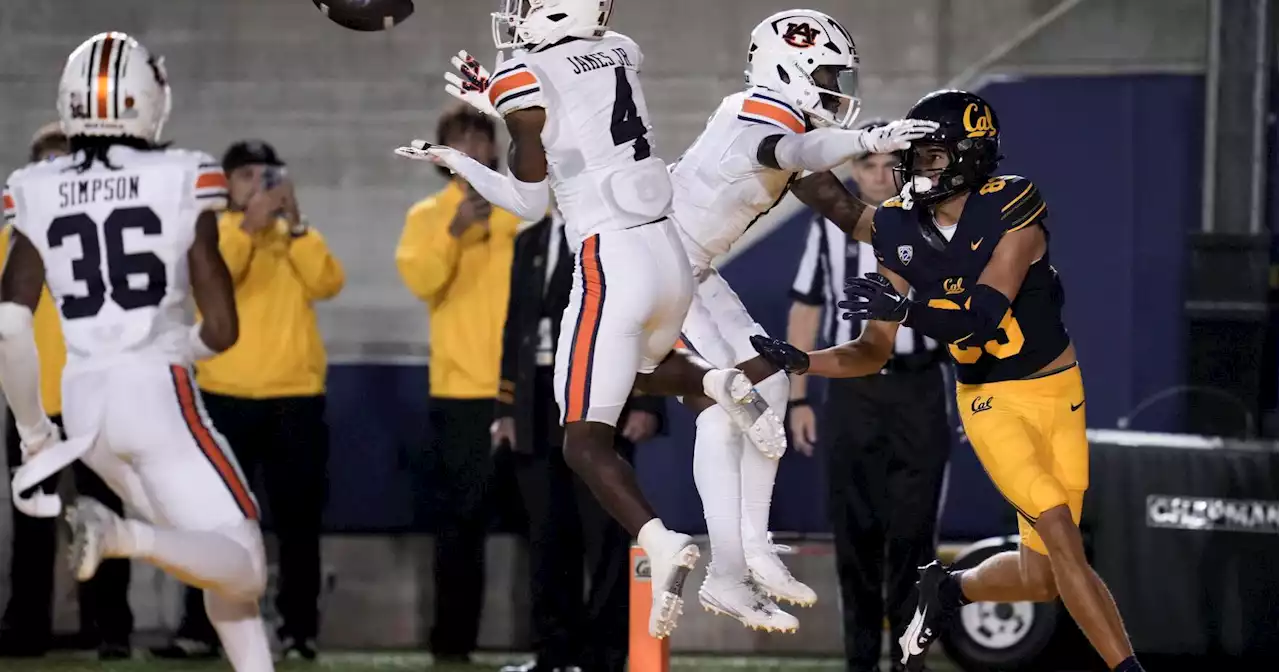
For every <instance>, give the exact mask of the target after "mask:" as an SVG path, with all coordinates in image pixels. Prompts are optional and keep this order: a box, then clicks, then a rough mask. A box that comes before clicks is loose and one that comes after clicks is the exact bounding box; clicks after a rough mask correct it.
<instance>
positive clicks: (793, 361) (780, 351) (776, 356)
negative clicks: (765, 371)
mask: <svg viewBox="0 0 1280 672" xmlns="http://www.w3.org/2000/svg"><path fill="white" fill-rule="evenodd" d="M751 347H753V348H755V349H756V352H758V353H760V356H761V357H764V358H765V359H767V360H769V361H770V362H771V363H772V364H773V365H774V366H776V367H778V368H779V369H782V370H783V371H786V372H787V373H795V374H803V373H804V372H805V371H808V370H809V355H806V354H805V353H804V351H803V350H801V349H800V348H797V347H796V346H794V345H791V344H790V343H788V342H786V341H784V340H782V339H780V338H770V337H768V336H760V335H756V336H752V337H751Z"/></svg>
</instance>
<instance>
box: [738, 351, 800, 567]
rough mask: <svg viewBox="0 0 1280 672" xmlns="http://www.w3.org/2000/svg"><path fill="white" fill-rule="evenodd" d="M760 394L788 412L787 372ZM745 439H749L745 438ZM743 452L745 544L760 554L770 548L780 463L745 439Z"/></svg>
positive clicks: (762, 385)
mask: <svg viewBox="0 0 1280 672" xmlns="http://www.w3.org/2000/svg"><path fill="white" fill-rule="evenodd" d="M755 387H756V391H757V392H759V393H760V396H761V397H763V398H764V400H765V402H766V403H768V404H769V407H770V408H772V409H773V410H774V412H776V413H777V414H779V415H783V414H785V413H786V412H787V397H788V396H790V393H791V390H790V382H789V381H788V379H787V374H786V372H785V371H778V372H776V373H774V374H773V375H771V376H769V377H768V378H765V379H764V380H762V381H760V382H758V383H756V385H755ZM744 439H745V437H744ZM740 445H742V446H743V449H742V466H741V470H740V472H741V474H742V544H743V548H744V549H745V550H746V554H747V555H760V554H763V553H768V552H770V549H769V541H768V534H769V507H770V505H771V504H772V503H773V482H774V481H775V480H776V479H777V477H778V460H771V459H769V458H767V457H765V456H764V455H762V454H761V453H760V451H759V450H756V449H755V447H754V446H752V445H751V444H750V443H749V442H746V441H745V440H744V441H743V442H742V443H741V444H740Z"/></svg>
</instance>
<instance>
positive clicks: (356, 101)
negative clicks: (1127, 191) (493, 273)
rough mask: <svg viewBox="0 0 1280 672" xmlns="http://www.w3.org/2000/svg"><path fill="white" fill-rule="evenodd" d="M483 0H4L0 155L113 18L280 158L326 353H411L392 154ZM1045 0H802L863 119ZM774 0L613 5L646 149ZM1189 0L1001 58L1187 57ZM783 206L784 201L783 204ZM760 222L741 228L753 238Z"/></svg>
mask: <svg viewBox="0 0 1280 672" xmlns="http://www.w3.org/2000/svg"><path fill="white" fill-rule="evenodd" d="M491 4H496V3H489V2H484V1H483V0H419V1H418V2H417V8H418V9H417V13H416V14H415V15H414V16H413V17H411V18H410V19H409V20H408V21H407V22H406V23H404V24H402V25H401V26H399V27H397V28H396V29H395V30H392V31H390V32H387V33H379V34H364V33H354V32H350V31H346V30H342V29H340V28H338V27H337V26H335V25H333V24H331V23H329V22H328V21H325V20H323V19H322V18H321V17H320V16H319V15H318V14H317V13H316V11H315V9H314V7H313V6H312V5H311V3H310V2H306V0H218V1H217V2H209V1H207V0H163V1H160V0H111V1H110V2H103V1H101V0H96V1H95V0H3V2H0V165H3V166H5V167H6V169H7V168H10V167H15V166H16V165H17V164H18V163H19V162H20V161H21V160H22V159H23V154H24V152H25V146H26V144H27V141H28V138H29V137H30V134H31V132H32V131H33V130H34V129H35V128H37V127H38V126H40V125H41V124H43V123H45V122H46V121H49V120H50V119H52V117H53V109H54V108H53V101H54V96H55V93H56V87H57V77H58V74H59V72H60V69H61V65H62V62H63V59H64V58H65V56H66V54H67V53H68V52H69V51H70V50H71V49H72V48H73V47H74V46H75V45H76V44H77V43H78V42H79V41H80V40H82V39H84V38H85V37H88V36H89V35H92V34H94V33H96V32H100V31H104V30H124V31H128V32H131V33H133V34H135V35H136V36H138V37H139V38H140V39H142V40H143V41H144V42H145V43H146V44H147V45H148V46H149V47H150V48H151V49H153V50H155V51H157V52H159V53H161V54H164V55H165V56H166V57H167V63H168V66H169V72H170V74H171V77H172V81H173V89H174V111H173V116H172V119H171V121H170V124H169V126H168V130H167V134H168V136H169V137H170V138H172V139H173V140H175V141H176V142H177V143H178V144H180V145H185V146H191V147H196V148H200V149H205V150H207V151H210V152H213V153H215V154H217V153H219V152H221V150H222V149H223V148H224V147H225V146H226V145H227V144H228V143H230V142H232V141H234V140H236V139H239V138H243V137H246V136H257V137H262V138H264V139H266V140H268V141H270V142H272V143H274V144H275V145H276V146H277V147H278V149H279V150H280V151H281V152H282V154H283V155H284V157H285V158H286V160H287V161H289V162H290V164H291V170H292V172H293V173H294V175H295V176H296V179H297V181H298V183H299V185H300V187H301V193H300V198H301V201H302V205H303V208H304V209H305V210H306V211H307V212H308V213H310V215H311V219H312V220H313V222H314V223H315V225H316V226H317V227H318V228H319V229H321V230H322V231H323V232H324V233H325V234H326V235H327V236H328V237H329V239H330V241H331V243H332V245H333V247H334V248H335V250H336V252H337V254H338V255H339V257H340V258H341V259H342V260H343V261H344V262H345V265H346V268H347V276H348V282H347V288H346V290H345V291H344V292H343V293H342V295H341V296H339V297H338V298H337V299H336V300H334V301H333V302H331V303H330V304H328V305H326V306H325V307H323V308H322V310H321V316H322V320H323V324H324V328H325V332H326V337H327V339H328V340H329V342H330V349H331V354H332V355H334V357H335V358H337V359H349V358H359V359H368V358H375V359H385V358H386V356H387V355H397V356H403V355H406V354H407V355H414V356H419V355H422V354H424V353H425V334H426V318H425V316H424V311H423V310H421V309H420V307H419V306H418V305H417V304H416V301H415V300H414V299H413V297H412V296H411V295H410V294H409V293H408V292H407V291H406V290H405V289H404V288H403V286H402V285H401V283H400V281H399V278H398V277H397V274H396V271H395V268H394V264H392V263H391V259H392V254H393V250H394V248H395V244H396V241H397V238H398V235H399V231H400V227H401V225H402V223H403V215H404V211H405V210H406V209H407V208H408V207H409V206H410V205H411V204H412V203H413V202H414V201H415V200H417V199H418V198H421V197H423V196H425V195H427V194H429V193H431V192H432V191H434V190H435V189H436V188H438V187H439V186H440V179H439V178H438V177H437V176H436V174H435V173H434V171H433V170H432V169H431V168H430V167H429V166H426V165H425V164H413V163H410V162H408V161H404V160H402V159H397V158H395V157H394V156H393V155H392V154H391V150H392V149H393V148H395V147H396V146H398V145H399V144H401V143H403V142H406V141H408V140H410V139H412V138H414V137H422V136H430V134H431V133H432V129H433V127H434V120H435V118H436V115H437V114H438V113H439V112H440V110H441V108H442V106H444V105H446V104H447V103H448V102H450V101H451V100H452V99H450V98H448V96H447V95H445V94H444V92H443V90H442V87H441V80H440V74H441V73H442V72H443V69H444V68H445V67H447V66H448V58H449V56H450V55H451V54H453V53H455V52H456V51H457V50H458V49H462V48H466V49H469V50H471V51H473V52H474V53H476V54H478V55H480V56H481V58H482V60H484V61H488V60H489V59H490V58H492V56H491V54H492V51H493V50H492V47H491V46H490V45H491V42H490V38H489V27H488V16H487V13H488V11H489V9H490V8H491ZM1056 4H1057V3H1056V2H1053V1H1050V0H913V1H911V2H903V1H902V0H862V1H860V2H858V3H856V4H855V3H852V2H849V1H848V0H811V1H810V2H809V3H808V5H809V6H812V7H814V8H817V9H822V10H825V11H828V12H830V13H832V14H833V15H834V16H836V17H838V18H840V19H841V20H843V21H844V22H845V24H846V25H847V26H848V27H849V28H850V29H851V31H852V32H853V34H854V36H855V38H856V39H857V41H858V46H859V51H860V53H861V55H862V62H863V66H864V68H863V70H864V76H863V82H864V83H865V88H864V98H865V99H866V108H865V112H864V114H867V115H898V114H901V113H902V112H903V111H904V110H905V109H906V107H907V106H909V105H910V104H911V102H913V101H914V100H915V99H916V98H918V97H919V96H920V95H921V94H923V93H925V92H927V91H929V90H931V89H933V88H936V87H937V86H939V85H941V84H942V83H944V82H946V81H947V80H948V79H949V78H951V77H952V76H954V75H955V74H956V73H958V72H961V71H963V70H964V69H965V68H966V67H967V66H969V65H970V64H971V63H973V62H974V61H976V60H978V59H980V58H981V57H982V56H984V55H985V54H987V53H989V52H991V51H992V50H993V49H994V48H996V47H998V46H999V45H1001V44H1003V43H1004V42H1006V41H1007V40H1009V39H1010V38H1011V37H1012V36H1014V35H1015V34H1016V33H1017V32H1018V31H1019V30H1020V29H1021V28H1022V27H1023V26H1025V25H1027V24H1028V23H1029V22H1031V21H1033V20H1034V19H1035V18H1036V17H1038V16H1040V15H1041V14H1043V13H1044V12H1046V11H1048V10H1049V9H1050V8H1052V7H1053V6H1054V5H1056ZM780 6H782V5H780V4H779V3H777V2H776V1H774V0H646V1H645V2H639V1H638V0H619V2H618V3H617V6H616V10H615V21H614V25H615V27H616V28H618V29H619V30H621V31H624V32H627V33H629V34H631V35H632V36H634V37H635V38H636V39H637V41H638V42H639V43H640V44H641V45H642V46H643V47H644V49H645V50H646V52H647V61H646V64H645V91H646V95H647V97H648V101H649V109H650V110H651V113H652V116H653V120H652V122H653V124H654V125H655V126H656V128H657V131H658V134H659V143H658V152H659V153H660V154H661V155H662V156H664V157H667V158H668V159H674V158H675V157H676V156H678V155H679V153H680V152H681V151H682V150H683V148H684V147H685V146H687V145H688V144H689V142H691V141H692V140H693V138H694V137H695V136H696V135H697V133H698V132H699V131H700V130H701V127H702V124H703V123H704V122H705V120H706V117H707V115H708V114H709V113H710V111H711V110H712V109H713V108H714V106H715V104H716V102H717V101H718V100H719V99H720V98H721V97H722V96H724V95H726V94H728V93H730V92H732V91H734V90H735V89H737V88H738V87H739V86H741V84H742V70H743V65H744V58H743V56H744V52H745V48H746V43H745V42H746V36H747V34H748V32H749V30H750V29H751V27H752V26H753V25H754V24H755V23H756V22H758V21H759V20H760V19H761V18H763V17H764V16H766V15H767V14H769V13H771V12H773V11H776V10H777V8H778V7H780ZM1204 15H1205V0H1115V1H1102V0H1086V1H1085V2H1083V3H1081V4H1080V5H1079V6H1078V7H1076V8H1074V9H1072V10H1071V11H1070V12H1068V14H1067V15H1066V16H1065V17H1063V18H1062V19H1061V20H1060V21H1059V22H1058V23H1057V24H1055V25H1054V26H1052V27H1051V28H1050V29H1048V30H1046V31H1045V32H1043V33H1042V34H1040V35H1039V36H1037V37H1036V38H1035V39H1033V40H1031V41H1030V42H1028V43H1026V44H1024V45H1023V46H1022V47H1021V48H1019V49H1016V50H1014V51H1013V52H1011V53H1010V54H1009V55H1008V57H1006V58H1004V59H1002V60H1001V61H1000V62H999V64H998V65H997V68H996V69H997V70H999V71H1001V72H1006V73H1007V72H1018V71H1024V70H1030V71H1040V72H1042V71H1046V70H1049V71H1055V72H1080V71H1086V72H1096V71H1098V70H1100V69H1106V68H1127V69H1134V68H1148V69H1164V70H1167V69H1170V68H1174V69H1188V68H1190V69H1195V68H1198V67H1202V63H1203V53H1204V37H1203V26H1204V20H1203V19H1204ZM795 207H796V205H795V203H794V202H787V203H785V204H784V205H783V207H782V208H780V214H786V213H788V212H789V211H791V210H793V209H794V208H795ZM767 223H768V222H765V223H763V224H762V225H759V226H757V227H755V228H756V229H758V230H759V231H760V232H762V233H763V232H764V231H767V230H768V226H767Z"/></svg>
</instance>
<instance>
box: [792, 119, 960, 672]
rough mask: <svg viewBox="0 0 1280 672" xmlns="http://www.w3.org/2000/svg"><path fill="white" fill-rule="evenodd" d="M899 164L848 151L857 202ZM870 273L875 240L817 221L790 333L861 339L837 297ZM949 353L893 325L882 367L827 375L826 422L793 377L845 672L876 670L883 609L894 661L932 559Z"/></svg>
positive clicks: (797, 433) (796, 436) (798, 436)
mask: <svg viewBox="0 0 1280 672" xmlns="http://www.w3.org/2000/svg"><path fill="white" fill-rule="evenodd" d="M884 123H885V122H883V121H871V122H867V123H865V124H863V125H862V126H861V127H860V128H874V127H876V126H881V125H884ZM896 164H897V157H895V156H894V155H892V154H869V155H863V156H861V157H858V158H856V159H855V160H854V162H853V177H854V181H855V182H856V187H857V189H858V192H859V193H861V194H862V199H863V200H865V201H867V202H870V203H880V202H883V201H885V200H888V199H889V198H892V197H893V196H895V195H896V191H897V189H896V186H897V185H896V183H895V181H894V177H893V167H894V166H895V165H896ZM874 270H876V258H875V254H874V252H873V251H872V248H871V246H870V245H868V244H865V243H859V242H857V241H855V240H854V239H852V238H850V237H849V236H848V235H847V234H845V233H844V232H843V231H841V230H840V228H839V227H837V226H836V225H835V224H833V223H831V222H829V221H827V220H825V219H823V218H822V217H817V218H815V219H814V221H813V223H812V225H811V226H810V229H809V236H808V241H807V243H806V246H805V252H804V256H803V257H802V258H801V261H800V268H799V271H798V272H797V274H796V280H795V283H794V284H793V286H792V290H791V297H792V300H793V302H792V305H791V312H790V317H789V320H788V324H787V340H788V341H789V342H791V343H792V344H793V345H795V346H796V347H797V348H800V349H801V350H811V349H813V346H814V345H815V342H814V341H815V340H816V338H817V337H818V335H819V333H820V334H821V338H822V340H823V341H824V342H825V344H826V345H835V344H838V343H843V342H845V341H850V340H853V339H854V338H856V337H857V336H858V334H859V333H860V332H861V330H862V326H861V324H859V323H856V322H851V321H849V320H843V319H840V313H841V311H840V310H839V309H837V308H836V301H839V300H842V299H843V298H844V281H845V278H847V277H851V276H862V275H863V274H865V273H869V272H872V271H874ZM945 357H946V353H945V352H944V351H943V350H942V349H941V348H939V347H938V343H937V342H935V341H934V340H933V339H931V338H928V337H926V336H923V335H922V334H919V333H916V332H915V331H913V330H912V329H909V328H906V327H902V328H899V329H898V336H897V341H896V342H895V344H894V355H893V357H892V358H891V359H890V360H889V362H888V364H887V365H886V366H885V368H884V370H883V371H881V372H880V373H881V375H879V376H867V377H864V378H841V379H833V380H831V381H828V385H829V387H828V389H827V397H826V400H825V402H824V403H823V408H822V409H821V414H820V415H821V423H819V421H818V414H815V412H814V410H813V408H812V407H811V406H810V403H809V400H808V399H807V395H806V390H807V380H806V378H805V377H803V376H793V377H792V379H791V402H790V403H789V404H788V407H789V408H790V428H791V436H792V442H793V443H794V445H795V447H796V449H797V450H798V451H800V452H801V453H803V454H805V455H812V454H813V451H814V446H815V444H818V443H820V444H821V445H822V446H823V447H824V452H825V453H826V456H827V460H828V462H827V485H828V509H829V512H830V516H831V522H832V525H833V527H834V531H835V541H836V563H837V569H838V571H839V575H840V594H841V598H842V599H841V609H842V611H843V616H844V646H845V658H846V660H847V661H848V670H849V671H850V672H872V671H873V670H879V669H880V667H879V663H880V650H881V636H882V634H883V623H884V618H885V616H888V618H889V625H890V630H891V632H892V637H891V638H890V646H891V647H892V648H891V652H892V655H891V658H890V659H891V660H892V661H893V664H894V667H893V668H892V669H894V670H899V669H901V667H900V664H899V663H898V661H899V660H901V658H902V655H901V651H900V650H899V647H898V637H899V636H900V635H901V634H902V629H903V628H904V627H905V626H906V624H907V620H906V618H904V616H905V615H904V614H902V613H900V612H901V608H900V607H901V606H902V605H904V604H906V603H907V601H908V598H909V597H910V596H911V592H912V589H913V587H914V585H915V581H916V568H917V567H919V566H922V565H924V564H926V563H928V562H929V561H931V560H933V559H934V558H935V557H936V538H935V532H936V528H937V520H938V510H939V501H940V495H941V491H942V487H943V479H944V474H945V471H946V466H947V457H948V453H949V452H950V448H951V429H950V427H951V425H950V422H949V420H948V417H947V408H948V397H947V392H946V390H947V385H946V382H945V380H944V369H943V362H944V361H945ZM819 428H820V429H819Z"/></svg>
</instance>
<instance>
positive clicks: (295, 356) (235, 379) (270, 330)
mask: <svg viewBox="0 0 1280 672" xmlns="http://www.w3.org/2000/svg"><path fill="white" fill-rule="evenodd" d="M242 221H244V214H243V213H240V212H224V213H222V216H221V217H219V218H218V236H219V247H220V248H221V249H222V257H223V259H225V260H226V262H227V268H228V270H230V271H231V279H232V280H233V281H234V282H235V288H236V311H237V312H238V313H239V315H240V339H239V340H237V341H236V344H235V345H233V346H231V349H230V350H227V351H226V352H224V353H222V354H220V355H218V356H217V357H214V358H212V359H209V360H206V361H203V362H200V363H198V364H197V365H196V382H197V383H198V384H199V385H200V388H201V389H203V390H207V391H209V392H213V393H214V394H223V395H227V396H233V397H246V398H251V399H264V398H273V397H302V396H312V395H318V394H323V393H324V379H325V367H326V358H325V350H324V340H323V339H322V338H321V337H320V329H319V327H317V326H316V313H315V309H314V308H313V307H312V305H311V304H312V302H314V301H319V300H322V299H329V298H332V297H333V296H335V295H337V293H338V292H339V291H341V290H342V285H343V283H345V282H346V275H345V274H344V273H343V271H342V265H341V264H340V263H338V260H337V259H336V258H334V256H333V255H332V254H330V252H329V247H328V245H326V244H325V242H324V237H322V236H321V235H320V233H319V232H318V231H316V230H315V229H308V230H307V232H306V233H305V234H304V235H302V236H301V237H298V238H293V237H292V236H290V235H289V231H288V223H287V222H285V221H284V220H283V219H282V220H278V221H277V222H276V226H275V228H274V229H268V230H266V231H261V232H258V233H256V234H253V235H250V234H248V233H246V232H245V231H244V230H243V229H241V228H240V223H241V222H242Z"/></svg>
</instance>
